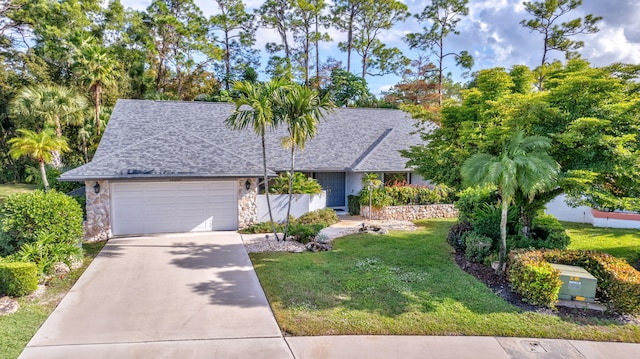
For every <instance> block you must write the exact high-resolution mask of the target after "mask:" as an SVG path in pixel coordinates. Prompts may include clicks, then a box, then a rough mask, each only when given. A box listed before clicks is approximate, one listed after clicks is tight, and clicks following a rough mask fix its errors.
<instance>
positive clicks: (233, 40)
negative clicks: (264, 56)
mask: <svg viewBox="0 0 640 359" xmlns="http://www.w3.org/2000/svg"><path fill="white" fill-rule="evenodd" d="M216 4H217V5H218V10H219V12H220V13H219V14H216V15H213V16H212V17H211V19H210V22H211V30H212V31H213V32H214V33H216V34H217V33H219V34H220V35H221V36H220V38H216V39H215V41H216V42H217V43H218V44H219V45H220V46H221V47H222V50H223V55H222V59H223V62H224V72H223V73H224V75H223V76H222V79H223V83H224V88H225V90H227V91H229V88H230V87H229V86H230V84H231V83H232V82H233V81H235V80H237V79H238V78H239V77H240V75H241V74H242V71H244V69H245V68H250V67H251V65H252V64H253V65H257V59H255V57H256V52H257V50H253V49H251V46H253V45H254V44H255V42H256V23H255V22H256V20H255V15H253V14H251V13H248V12H247V10H246V7H245V4H244V2H243V1H242V0H216Z"/></svg>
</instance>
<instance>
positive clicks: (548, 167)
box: [460, 129, 560, 274]
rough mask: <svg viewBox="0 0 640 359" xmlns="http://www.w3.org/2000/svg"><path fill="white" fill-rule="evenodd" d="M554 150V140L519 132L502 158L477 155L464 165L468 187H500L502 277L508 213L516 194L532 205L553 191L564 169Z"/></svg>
mask: <svg viewBox="0 0 640 359" xmlns="http://www.w3.org/2000/svg"><path fill="white" fill-rule="evenodd" d="M550 147H551V140H550V139H548V138H546V137H543V136H530V137H525V136H524V133H523V131H522V130H520V129H518V130H516V131H515V133H514V134H513V136H512V137H511V138H510V140H509V141H508V142H507V144H506V146H505V147H504V149H503V150H502V153H501V154H500V155H499V156H493V155H490V154H486V153H477V154H475V155H473V156H471V157H469V158H468V159H467V160H466V161H465V162H464V163H463V164H462V168H461V169H460V174H461V175H462V178H463V181H464V183H465V185H467V186H472V185H486V184H494V185H496V186H498V190H499V193H500V197H501V207H502V212H501V219H500V251H499V254H498V261H499V263H498V269H497V272H498V274H502V271H503V266H504V263H505V260H506V248H507V213H508V211H509V205H510V204H511V203H512V202H513V200H514V198H515V196H516V194H518V193H522V194H523V195H524V196H525V197H527V198H528V199H529V200H530V201H532V200H533V199H534V197H535V195H536V194H538V193H541V192H544V191H546V190H549V189H551V188H552V187H553V186H555V185H556V183H557V175H558V170H559V167H560V166H559V165H558V163H557V162H556V161H555V160H554V159H553V158H552V157H551V156H549V154H548V153H547V150H548V149H549V148H550Z"/></svg>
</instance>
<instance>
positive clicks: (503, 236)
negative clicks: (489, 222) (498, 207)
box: [496, 198, 509, 275]
mask: <svg viewBox="0 0 640 359" xmlns="http://www.w3.org/2000/svg"><path fill="white" fill-rule="evenodd" d="M508 212H509V201H508V198H502V215H501V217H500V250H499V252H498V268H497V269H496V273H497V274H498V275H502V274H503V273H504V271H503V267H504V264H505V263H506V261H507V213H508Z"/></svg>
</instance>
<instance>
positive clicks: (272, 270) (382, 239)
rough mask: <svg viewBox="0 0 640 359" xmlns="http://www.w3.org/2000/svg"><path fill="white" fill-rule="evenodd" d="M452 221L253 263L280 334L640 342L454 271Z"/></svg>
mask: <svg viewBox="0 0 640 359" xmlns="http://www.w3.org/2000/svg"><path fill="white" fill-rule="evenodd" d="M453 223H455V220H429V221H421V222H419V224H420V225H421V226H422V227H421V228H420V229H419V230H418V231H415V232H391V233H390V234H389V235H385V236H379V235H373V234H368V235H367V234H358V235H351V236H348V237H344V238H341V239H338V240H335V241H334V242H333V244H334V250H333V251H330V252H321V253H300V254H290V253H254V254H251V259H252V261H253V264H254V267H255V268H256V271H257V273H258V277H259V278H260V282H261V284H262V286H263V288H264V290H265V292H266V294H267V297H268V298H269V302H270V303H271V307H272V309H273V311H274V313H275V316H276V319H277V320H278V324H279V325H280V328H281V329H282V330H283V331H285V332H286V333H289V334H291V335H346V334H356V335H357V334H394V335H490V336H493V335H495V336H515V337H540V338H543V337H544V338H568V339H586V340H605V341H625V342H640V327H638V326H636V325H632V324H626V325H622V324H618V323H616V322H614V321H609V320H603V319H589V318H581V319H580V321H577V320H573V319H570V318H561V317H559V316H556V315H548V314H540V313H535V312H524V311H522V310H520V309H519V308H517V307H515V306H512V305H511V304H509V303H507V302H505V301H504V300H503V299H502V298H500V297H499V296H497V295H495V294H493V292H491V291H490V290H489V289H488V288H487V287H486V286H485V285H484V284H482V283H481V282H479V281H478V280H477V279H476V278H475V277H473V276H471V275H469V274H467V273H465V272H464V271H462V270H461V269H460V268H459V267H458V266H457V265H456V264H455V262H454V258H453V251H452V249H451V247H450V246H449V245H448V244H447V243H446V234H447V232H448V230H449V228H450V227H451V225H452V224H453Z"/></svg>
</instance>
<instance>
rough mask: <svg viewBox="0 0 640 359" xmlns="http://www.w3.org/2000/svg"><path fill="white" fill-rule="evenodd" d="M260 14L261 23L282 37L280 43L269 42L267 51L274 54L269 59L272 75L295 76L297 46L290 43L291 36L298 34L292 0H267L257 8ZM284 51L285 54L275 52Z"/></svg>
mask: <svg viewBox="0 0 640 359" xmlns="http://www.w3.org/2000/svg"><path fill="white" fill-rule="evenodd" d="M257 13H258V14H259V15H260V25H261V26H263V27H265V28H268V29H274V30H276V32H277V33H278V35H279V37H280V43H279V44H278V43H268V44H267V45H266V47H267V52H269V53H271V54H273V56H272V57H271V59H270V60H269V62H270V64H271V66H270V67H271V69H272V70H271V71H270V72H271V74H272V77H286V78H289V79H291V78H292V77H293V68H292V64H291V59H292V57H293V55H294V53H295V48H294V46H292V44H291V43H290V38H293V37H295V36H296V28H295V26H294V25H293V17H294V16H293V6H292V3H291V1H290V0H267V1H265V3H264V4H262V6H261V7H260V8H259V9H258V10H257ZM279 52H283V56H277V55H275V54H277V53H279Z"/></svg>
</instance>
